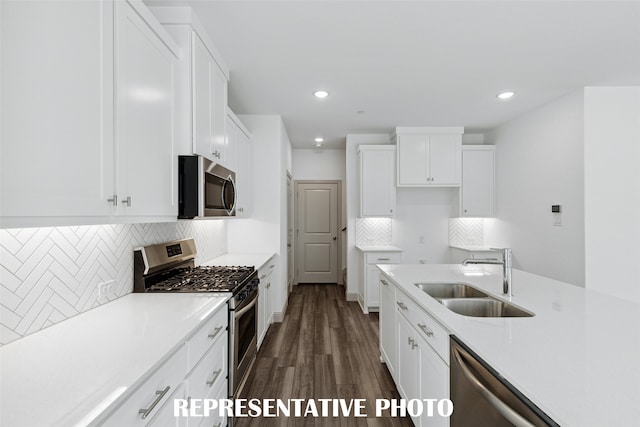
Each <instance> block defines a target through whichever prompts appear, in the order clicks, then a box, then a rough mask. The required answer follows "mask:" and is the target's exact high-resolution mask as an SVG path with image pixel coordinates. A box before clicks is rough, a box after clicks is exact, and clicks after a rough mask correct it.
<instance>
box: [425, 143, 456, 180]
mask: <svg viewBox="0 0 640 427" xmlns="http://www.w3.org/2000/svg"><path fill="white" fill-rule="evenodd" d="M460 143H461V136H460V135H455V134H441V135H431V136H430V137H429V155H430V159H429V166H430V182H429V183H430V184H432V185H456V184H458V185H459V184H460V146H461V145H460Z"/></svg>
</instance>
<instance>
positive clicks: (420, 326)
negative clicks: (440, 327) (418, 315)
mask: <svg viewBox="0 0 640 427" xmlns="http://www.w3.org/2000/svg"><path fill="white" fill-rule="evenodd" d="M418 327H419V328H420V329H422V331H423V332H424V333H425V334H427V336H428V337H432V336H433V331H432V330H431V329H429V328H427V325H423V324H422V323H418Z"/></svg>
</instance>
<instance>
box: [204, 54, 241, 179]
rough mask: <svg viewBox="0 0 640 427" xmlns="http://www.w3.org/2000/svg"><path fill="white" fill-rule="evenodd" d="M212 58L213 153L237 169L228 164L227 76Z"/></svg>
mask: <svg viewBox="0 0 640 427" xmlns="http://www.w3.org/2000/svg"><path fill="white" fill-rule="evenodd" d="M210 58H211V65H210V68H209V69H210V72H211V90H212V92H211V114H212V116H211V142H212V150H211V151H212V154H213V156H214V158H215V160H217V161H218V162H220V163H222V164H223V165H225V167H227V168H229V169H231V170H233V171H235V168H233V167H231V165H229V164H228V161H229V159H228V158H227V156H228V153H227V149H228V147H227V138H226V132H225V128H226V121H227V77H226V76H225V75H224V73H223V72H222V70H221V69H220V67H218V64H216V62H215V60H214V59H213V57H210Z"/></svg>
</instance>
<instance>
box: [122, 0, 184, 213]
mask: <svg viewBox="0 0 640 427" xmlns="http://www.w3.org/2000/svg"><path fill="white" fill-rule="evenodd" d="M116 16H117V21H116V23H117V39H116V40H117V43H116V87H117V94H116V99H117V105H116V111H117V116H116V130H117V132H116V141H117V162H116V164H117V173H116V194H118V195H119V198H120V200H118V209H119V210H118V212H119V213H120V214H125V215H134V216H155V215H167V216H173V217H175V216H176V215H177V205H176V202H177V195H176V174H177V162H176V159H177V156H176V155H175V153H174V132H175V126H174V122H175V117H174V115H175V108H174V106H175V102H176V99H175V78H176V73H175V67H176V65H177V62H178V58H177V56H175V54H174V53H173V52H172V50H170V49H169V48H168V47H167V46H166V45H165V44H164V42H163V40H162V39H160V38H159V37H158V36H157V35H156V34H155V30H157V29H160V30H162V27H160V26H159V24H157V23H156V25H157V28H153V27H152V26H151V25H149V24H147V23H146V22H145V21H144V20H143V19H142V17H141V16H140V15H139V14H138V12H137V11H136V10H134V9H133V8H132V7H131V6H130V5H129V4H128V3H126V2H117V3H116Z"/></svg>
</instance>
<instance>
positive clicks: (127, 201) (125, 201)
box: [122, 196, 131, 207]
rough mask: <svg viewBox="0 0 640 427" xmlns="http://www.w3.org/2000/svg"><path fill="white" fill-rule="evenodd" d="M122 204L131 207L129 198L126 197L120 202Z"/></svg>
mask: <svg viewBox="0 0 640 427" xmlns="http://www.w3.org/2000/svg"><path fill="white" fill-rule="evenodd" d="M122 204H123V205H127V206H129V207H131V196H127V198H126V199H124V200H123V201H122Z"/></svg>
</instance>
